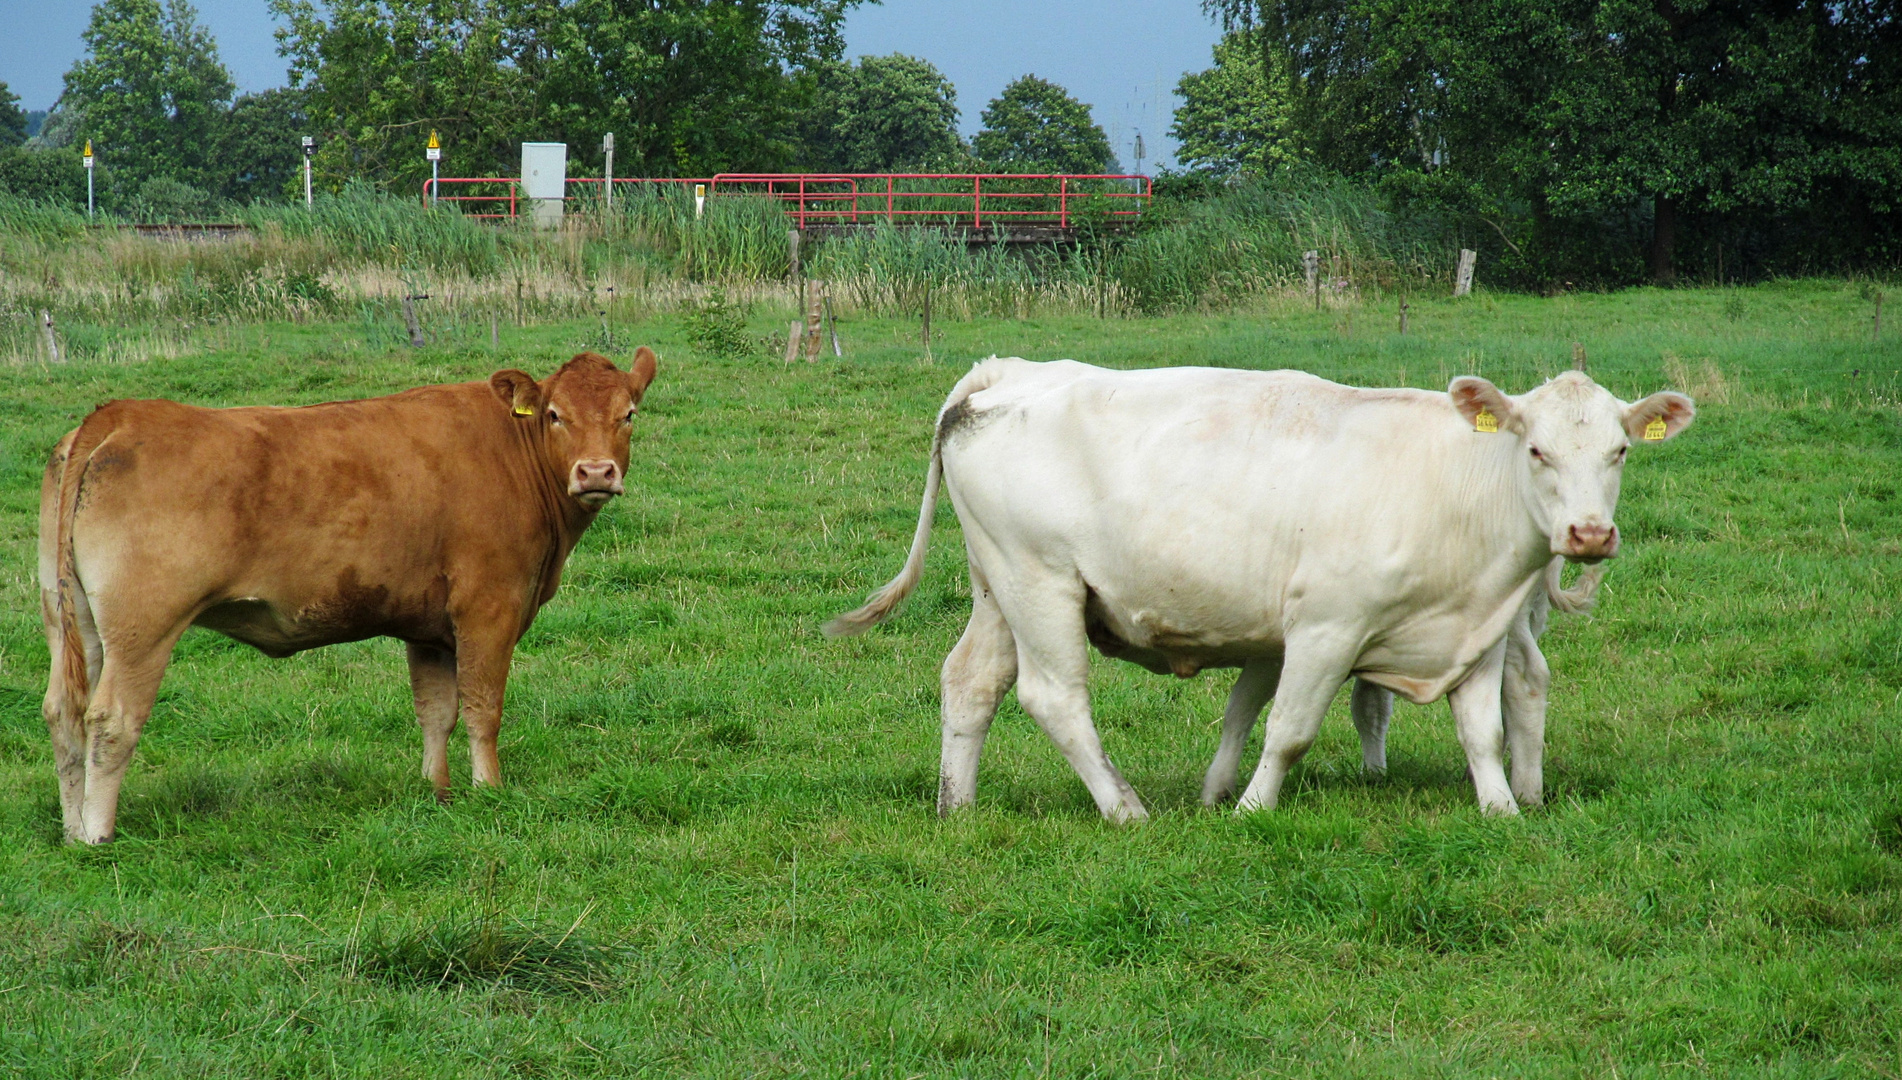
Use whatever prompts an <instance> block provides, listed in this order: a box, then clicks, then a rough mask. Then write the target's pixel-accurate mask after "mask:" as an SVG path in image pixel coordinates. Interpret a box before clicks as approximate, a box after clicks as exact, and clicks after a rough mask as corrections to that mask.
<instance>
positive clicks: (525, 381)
mask: <svg viewBox="0 0 1902 1080" xmlns="http://www.w3.org/2000/svg"><path fill="white" fill-rule="evenodd" d="M489 389H491V390H493V391H495V396H496V397H498V398H501V399H502V404H504V405H507V406H508V407H509V411H510V412H511V413H514V414H515V415H516V416H534V415H535V414H536V413H537V412H540V411H541V407H542V388H541V386H539V385H538V384H537V383H536V382H535V377H534V376H533V375H530V374H529V373H528V372H526V371H517V370H515V369H514V368H505V369H503V370H501V371H498V372H496V373H495V374H493V375H491V376H489Z"/></svg>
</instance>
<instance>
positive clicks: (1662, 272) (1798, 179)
mask: <svg viewBox="0 0 1902 1080" xmlns="http://www.w3.org/2000/svg"><path fill="white" fill-rule="evenodd" d="M1899 6H1902V5H1898V3H1897V2H1896V0H1820V2H1818V0H1279V2H1275V0H1204V7H1205V9H1206V10H1207V11H1208V12H1209V13H1210V14H1211V15H1213V16H1215V17H1216V18H1218V19H1220V20H1221V21H1222V23H1223V24H1224V25H1225V27H1226V28H1227V29H1228V31H1229V32H1228V34H1227V36H1226V37H1225V38H1224V40H1223V42H1222V44H1221V45H1219V46H1217V48H1216V64H1215V66H1214V67H1213V68H1212V69H1210V70H1209V71H1206V72H1201V73H1197V74H1195V75H1191V76H1189V77H1187V78H1185V79H1184V80H1183V82H1182V84H1181V88H1180V92H1181V94H1182V96H1183V98H1184V102H1185V103H1184V105H1183V108H1182V110H1181V111H1179V112H1178V113H1177V115H1176V129H1175V134H1176V135H1177V137H1178V138H1180V139H1181V140H1182V144H1183V148H1182V153H1181V159H1182V160H1183V162H1184V163H1185V164H1188V165H1190V166H1191V167H1193V168H1196V169H1202V170H1211V171H1215V172H1219V173H1227V174H1249V173H1253V174H1258V175H1261V174H1272V173H1273V172H1275V171H1276V170H1280V169H1287V168H1289V167H1290V166H1294V165H1297V164H1299V163H1309V164H1312V165H1314V166H1317V167H1319V168H1323V169H1326V170H1328V171H1331V172H1334V173H1338V174H1341V175H1344V176H1348V177H1353V178H1356V179H1359V180H1362V181H1364V182H1366V183H1369V184H1373V185H1377V186H1378V187H1379V188H1380V189H1382V190H1383V191H1384V192H1385V193H1386V194H1388V195H1389V196H1390V198H1391V199H1392V201H1393V204H1394V205H1395V206H1396V207H1397V208H1401V209H1406V210H1410V211H1412V212H1415V213H1432V214H1441V215H1448V214H1452V215H1460V216H1463V217H1464V218H1466V219H1467V220H1469V221H1471V222H1473V223H1474V224H1475V225H1476V226H1479V227H1482V228H1483V229H1484V230H1485V231H1487V232H1490V233H1492V234H1494V235H1493V236H1492V237H1491V239H1492V240H1493V241H1494V247H1495V248H1496V254H1497V257H1498V259H1499V260H1500V261H1502V262H1503V263H1505V264H1506V265H1507V266H1509V267H1511V268H1512V269H1513V270H1514V271H1515V272H1516V273H1517V274H1518V275H1519V276H1521V277H1523V278H1526V279H1528V280H1534V281H1542V282H1555V283H1562V282H1563V281H1564V280H1565V279H1567V278H1569V277H1577V278H1579V279H1581V280H1609V281H1619V280H1630V279H1633V278H1637V277H1640V276H1642V277H1646V278H1649V279H1650V280H1653V281H1656V282H1660V283H1667V282H1670V281H1672V280H1673V279H1674V278H1676V277H1677V276H1678V274H1679V273H1680V269H1681V268H1683V267H1685V266H1686V265H1689V266H1692V267H1694V268H1695V269H1696V271H1697V272H1698V273H1700V274H1701V275H1703V276H1705V277H1710V276H1713V275H1714V274H1727V273H1730V272H1732V271H1745V272H1748V269H1749V268H1750V267H1751V265H1752V264H1753V263H1754V264H1757V265H1759V266H1762V265H1764V264H1769V265H1770V266H1771V268H1773V269H1785V270H1801V269H1819V268H1843V267H1851V266H1857V265H1874V266H1883V267H1889V268H1893V267H1894V266H1895V265H1896V264H1897V261H1898V259H1899V258H1902V218H1899V217H1898V210H1899V209H1902V208H1899V207H1898V205H1897V201H1896V193H1897V192H1898V191H1902V18H1898V7H1899ZM1726 263H1727V265H1726ZM1806 264H1807V265H1806Z"/></svg>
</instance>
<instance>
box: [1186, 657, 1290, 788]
mask: <svg viewBox="0 0 1902 1080" xmlns="http://www.w3.org/2000/svg"><path fill="white" fill-rule="evenodd" d="M1280 681H1281V658H1280V657H1279V656H1258V657H1256V658H1254V659H1253V660H1250V661H1249V662H1248V663H1246V664H1243V665H1242V673H1241V674H1240V675H1238V676H1236V678H1235V688H1234V689H1233V690H1230V691H1229V692H1228V706H1227V707H1226V708H1224V709H1223V710H1222V744H1221V745H1220V746H1218V747H1216V749H1215V760H1214V761H1212V762H1210V763H1209V771H1208V775H1207V776H1204V777H1203V778H1202V805H1204V806H1216V805H1219V804H1220V803H1222V802H1223V801H1225V800H1226V799H1227V798H1228V797H1229V796H1231V795H1233V794H1235V784H1236V781H1237V780H1238V779H1239V778H1240V776H1241V769H1242V747H1243V746H1244V745H1245V744H1246V743H1247V742H1248V733H1249V732H1250V731H1253V730H1254V728H1255V721H1256V720H1257V719H1259V718H1260V716H1261V710H1262V706H1264V705H1266V704H1268V699H1269V698H1271V697H1274V696H1275V684H1276V683H1278V682H1280Z"/></svg>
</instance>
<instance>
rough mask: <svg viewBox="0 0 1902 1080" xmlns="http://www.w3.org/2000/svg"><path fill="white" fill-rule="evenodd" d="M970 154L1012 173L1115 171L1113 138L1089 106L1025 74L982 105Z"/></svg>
mask: <svg viewBox="0 0 1902 1080" xmlns="http://www.w3.org/2000/svg"><path fill="white" fill-rule="evenodd" d="M980 119H981V121H982V122H983V125H984V126H983V127H982V128H981V129H979V131H978V133H977V135H976V136H974V137H973V138H972V139H971V152H972V153H974V154H976V155H977V156H978V158H979V159H980V160H982V161H984V162H985V163H986V164H988V165H989V166H991V167H992V168H994V169H1000V170H1008V171H1011V172H1065V173H1105V172H1112V171H1114V170H1115V168H1116V155H1115V153H1113V152H1112V151H1111V150H1110V144H1109V137H1108V136H1106V135H1104V134H1103V129H1102V128H1101V127H1100V126H1098V125H1097V123H1096V121H1094V120H1092V119H1090V107H1089V106H1088V105H1085V104H1083V103H1082V102H1080V101H1078V100H1077V99H1076V98H1073V97H1071V96H1070V93H1069V91H1067V90H1065V89H1064V88H1063V87H1061V86H1058V85H1057V84H1056V83H1053V82H1050V81H1049V80H1047V79H1039V78H1038V77H1037V76H1035V75H1025V76H1023V77H1022V78H1019V79H1015V80H1013V81H1012V82H1011V83H1010V85H1008V86H1006V87H1004V92H1003V93H1001V94H999V95H997V97H996V98H995V99H993V100H992V101H991V103H990V104H989V105H986V106H985V107H984V112H983V114H982V115H981V117H980Z"/></svg>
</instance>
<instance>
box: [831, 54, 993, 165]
mask: <svg viewBox="0 0 1902 1080" xmlns="http://www.w3.org/2000/svg"><path fill="white" fill-rule="evenodd" d="M815 97H816V102H815V105H814V107H813V109H812V111H811V113H810V120H809V122H808V126H807V134H806V145H807V148H808V149H807V153H808V154H809V155H810V157H811V165H812V167H813V168H816V169H821V170H826V171H831V172H907V171H917V170H925V169H939V168H954V167H956V166H957V165H958V164H960V163H961V159H962V158H963V156H964V154H965V150H964V144H963V142H962V141H961V140H960V139H959V138H958V104H957V102H958V93H957V90H956V89H955V88H954V87H952V85H951V80H949V79H947V78H945V77H944V74H943V73H942V72H940V71H939V70H938V69H937V68H935V67H933V66H932V65H931V64H930V63H929V62H927V61H924V60H920V59H918V58H916V57H911V56H905V55H903V54H900V53H893V54H892V55H890V56H865V57H860V58H859V61H858V63H856V64H839V65H836V66H833V67H831V68H828V69H825V70H824V71H823V72H821V73H820V74H819V76H818V88H817V91H816V94H815Z"/></svg>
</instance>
